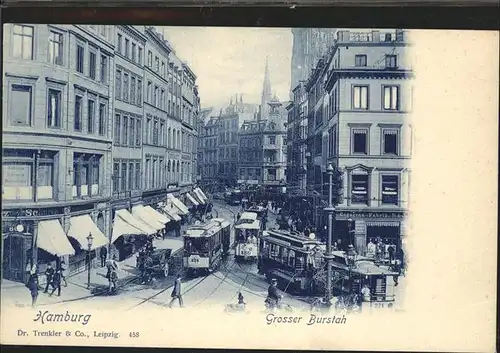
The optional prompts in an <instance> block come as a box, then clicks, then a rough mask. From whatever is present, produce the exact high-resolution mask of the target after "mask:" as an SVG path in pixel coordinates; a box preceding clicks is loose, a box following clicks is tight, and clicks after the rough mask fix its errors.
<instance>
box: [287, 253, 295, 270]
mask: <svg viewBox="0 0 500 353" xmlns="http://www.w3.org/2000/svg"><path fill="white" fill-rule="evenodd" d="M288 266H290V267H295V251H293V250H290V252H289V253H288Z"/></svg>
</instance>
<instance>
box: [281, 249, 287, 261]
mask: <svg viewBox="0 0 500 353" xmlns="http://www.w3.org/2000/svg"><path fill="white" fill-rule="evenodd" d="M287 262H288V249H287V248H283V249H282V252H281V263H283V264H286V263H287Z"/></svg>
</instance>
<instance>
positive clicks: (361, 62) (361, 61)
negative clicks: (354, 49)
mask: <svg viewBox="0 0 500 353" xmlns="http://www.w3.org/2000/svg"><path fill="white" fill-rule="evenodd" d="M354 66H358V67H361V66H366V55H356V56H355V57H354Z"/></svg>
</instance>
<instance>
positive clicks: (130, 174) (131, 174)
mask: <svg viewBox="0 0 500 353" xmlns="http://www.w3.org/2000/svg"><path fill="white" fill-rule="evenodd" d="M133 188H134V163H129V164H128V189H129V190H132V189H133Z"/></svg>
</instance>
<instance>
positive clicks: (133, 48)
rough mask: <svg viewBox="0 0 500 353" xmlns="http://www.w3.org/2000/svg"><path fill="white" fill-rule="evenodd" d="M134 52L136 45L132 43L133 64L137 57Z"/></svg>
mask: <svg viewBox="0 0 500 353" xmlns="http://www.w3.org/2000/svg"><path fill="white" fill-rule="evenodd" d="M136 51H137V50H136V45H135V43H132V61H133V62H135V60H136V59H137V58H136V56H137V55H136Z"/></svg>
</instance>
